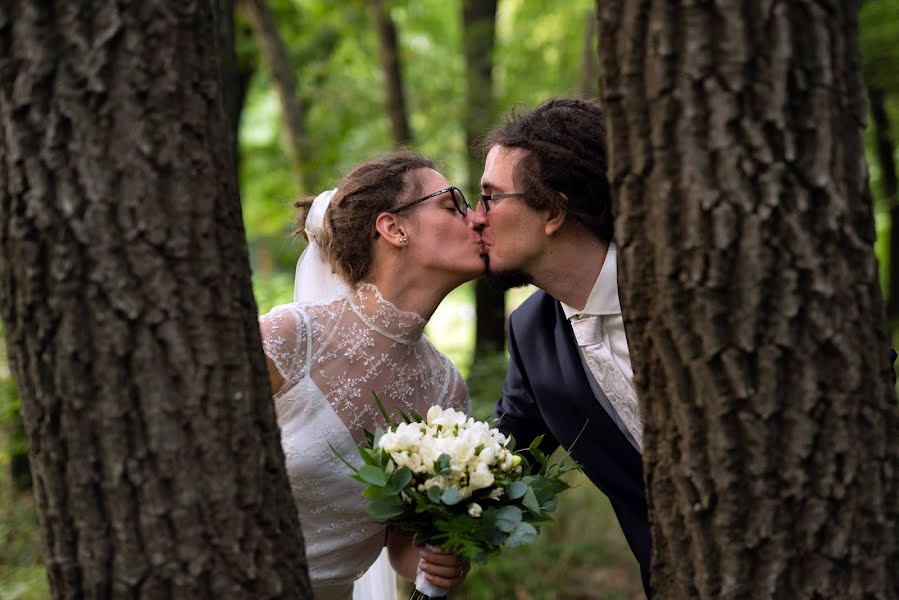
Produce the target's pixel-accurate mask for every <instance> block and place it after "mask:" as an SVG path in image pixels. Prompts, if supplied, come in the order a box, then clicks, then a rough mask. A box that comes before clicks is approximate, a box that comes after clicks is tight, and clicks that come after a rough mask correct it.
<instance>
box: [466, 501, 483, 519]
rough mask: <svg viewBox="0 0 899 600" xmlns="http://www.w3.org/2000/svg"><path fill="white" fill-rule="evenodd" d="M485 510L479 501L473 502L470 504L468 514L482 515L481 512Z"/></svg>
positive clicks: (473, 515)
mask: <svg viewBox="0 0 899 600" xmlns="http://www.w3.org/2000/svg"><path fill="white" fill-rule="evenodd" d="M483 512H484V509H482V508H481V505H480V504H478V503H477V502H472V503H471V504H469V505H468V514H470V515H471V516H472V517H480V516H481V513H483Z"/></svg>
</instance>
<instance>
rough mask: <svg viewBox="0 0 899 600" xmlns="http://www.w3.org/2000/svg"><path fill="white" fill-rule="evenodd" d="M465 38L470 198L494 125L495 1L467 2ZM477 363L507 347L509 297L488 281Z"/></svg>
mask: <svg viewBox="0 0 899 600" xmlns="http://www.w3.org/2000/svg"><path fill="white" fill-rule="evenodd" d="M462 22H463V27H462V36H463V41H464V45H465V75H466V77H465V81H466V86H465V107H466V110H465V140H466V146H467V148H468V181H469V189H470V190H471V196H472V197H474V198H477V195H476V194H477V193H479V192H480V181H481V173H483V171H484V160H483V155H482V153H481V152H479V151H478V142H479V140H480V137H481V136H483V135H484V133H486V132H487V130H488V129H489V128H490V127H492V126H493V125H494V118H495V115H494V112H495V110H494V99H493V46H494V40H495V38H496V0H487V1H481V0H464V1H463V3H462ZM475 319H476V325H475V345H474V355H475V359H477V357H479V356H483V355H485V354H490V353H492V352H501V351H502V350H503V349H504V348H505V343H506V295H505V293H504V292H500V291H498V290H496V289H494V288H493V287H491V286H490V284H488V283H487V281H486V280H484V279H483V278H482V279H478V280H477V281H476V282H475Z"/></svg>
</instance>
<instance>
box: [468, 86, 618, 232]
mask: <svg viewBox="0 0 899 600" xmlns="http://www.w3.org/2000/svg"><path fill="white" fill-rule="evenodd" d="M496 145H499V146H505V147H507V148H521V149H523V150H526V151H527V154H526V155H525V156H524V157H523V158H522V159H521V160H520V161H519V162H518V165H517V166H516V169H515V171H514V172H513V176H514V178H515V181H516V182H517V183H518V184H519V185H520V186H521V189H519V190H516V191H520V192H522V193H523V194H524V196H523V200H524V202H525V203H527V205H528V206H530V207H531V208H533V209H535V210H547V209H548V210H550V211H552V212H556V211H559V210H563V211H565V213H566V214H567V215H568V216H569V217H571V218H573V219H574V220H576V221H578V222H580V223H581V225H583V226H584V227H585V228H586V229H587V230H588V231H590V232H592V233H593V234H594V235H596V236H597V237H599V238H600V239H601V240H603V241H606V242H608V241H611V239H612V221H613V219H612V196H611V192H610V188H609V181H608V179H607V177H606V166H607V164H606V163H607V156H606V147H605V126H604V124H603V114H602V109H601V108H600V106H599V104H598V103H596V102H595V101H592V100H586V99H580V98H553V99H551V100H547V101H546V102H544V103H543V104H541V105H540V106H538V107H537V108H534V109H532V110H528V111H520V112H513V113H511V115H509V117H508V118H507V120H506V122H505V123H503V124H502V125H500V126H499V127H496V128H495V129H493V130H492V131H490V132H489V133H487V135H486V136H484V138H483V142H482V144H481V150H482V151H483V152H484V153H485V154H486V153H487V152H488V151H489V150H490V148H492V147H493V146H496ZM563 194H564V196H563Z"/></svg>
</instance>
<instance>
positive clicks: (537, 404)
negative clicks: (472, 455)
mask: <svg viewBox="0 0 899 600" xmlns="http://www.w3.org/2000/svg"><path fill="white" fill-rule="evenodd" d="M509 356H510V363H509V370H508V372H507V373H506V381H505V384H504V386H503V396H502V398H501V399H500V401H499V403H498V404H497V406H496V413H497V416H500V417H501V419H500V422H499V428H500V429H501V430H503V431H504V432H505V433H507V434H512V435H514V436H515V440H516V447H518V448H522V447H527V446H528V445H530V443H531V440H533V439H534V438H535V437H537V436H538V435H541V434H542V435H544V436H545V437H544V441H543V449H544V451H547V452H549V451H552V450H553V449H555V448H556V447H557V446H558V445H559V444H561V445H562V446H563V447H565V448H566V449H571V455H572V457H573V458H574V459H575V460H576V461H577V462H578V463H580V465H581V466H582V467H583V470H584V473H585V474H586V475H587V477H589V478H590V481H592V482H593V483H594V484H595V485H596V487H598V488H599V489H600V490H602V492H603V493H605V494H606V495H607V496H608V497H609V500H610V501H611V504H612V507H613V508H614V510H615V514H616V516H617V517H618V522H619V523H620V524H621V529H622V530H623V531H624V537H625V538H626V539H627V542H628V544H630V547H631V551H632V552H633V553H634V556H636V558H637V561H638V562H639V563H640V573H641V575H642V577H643V586H644V589H645V590H646V593H647V596H648V595H649V557H650V530H649V518H648V517H647V511H646V488H645V485H644V482H643V462H642V457H641V456H640V453H639V452H637V451H636V450H635V449H634V447H633V446H632V445H631V443H630V442H629V441H628V440H627V438H626V437H625V436H624V434H623V433H621V430H620V429H618V426H617V425H615V422H614V421H612V419H611V418H610V417H609V415H608V414H607V413H606V411H605V409H603V407H602V405H600V403H599V402H598V401H597V400H596V397H595V396H594V395H593V390H592V389H591V388H590V383H589V381H588V380H587V375H586V374H585V373H584V367H583V365H582V363H581V359H580V356H579V355H578V350H577V343H576V342H575V339H574V332H573V331H572V329H571V325H570V323H569V322H568V319H567V318H566V317H565V313H564V312H563V311H562V306H561V304H559V302H558V300H556V299H554V298H553V297H551V296H549V295H548V294H546V292H543V291H538V292H537V293H535V294H534V295H533V296H531V297H530V298H528V299H527V300H526V301H525V302H524V303H523V304H522V305H521V306H520V307H519V308H518V309H517V310H516V311H515V312H513V313H512V316H511V317H510V319H509ZM585 423H586V429H584V431H583V433H582V434H581V436H580V438H579V439H578V440H577V443H576V444H575V445H574V447H573V448H572V447H571V444H572V443H573V442H574V440H575V438H577V436H578V433H580V431H581V429H583V428H584V425H585Z"/></svg>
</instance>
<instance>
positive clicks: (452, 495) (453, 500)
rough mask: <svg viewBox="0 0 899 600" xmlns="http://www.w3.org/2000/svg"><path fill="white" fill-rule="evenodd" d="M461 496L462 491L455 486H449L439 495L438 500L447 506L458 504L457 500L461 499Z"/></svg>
mask: <svg viewBox="0 0 899 600" xmlns="http://www.w3.org/2000/svg"><path fill="white" fill-rule="evenodd" d="M462 498H463V496H462V492H460V491H459V490H457V489H456V488H449V489H448V490H445V491H444V492H443V494H441V495H440V501H441V502H443V503H444V504H446V505H447V506H454V505H456V504H459V502H461V501H462Z"/></svg>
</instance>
